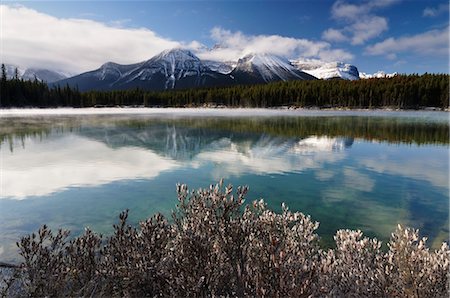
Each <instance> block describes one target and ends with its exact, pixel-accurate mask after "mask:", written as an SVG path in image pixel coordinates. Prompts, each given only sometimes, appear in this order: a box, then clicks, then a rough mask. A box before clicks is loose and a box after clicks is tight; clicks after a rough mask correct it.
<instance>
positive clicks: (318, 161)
mask: <svg viewBox="0 0 450 298" xmlns="http://www.w3.org/2000/svg"><path fill="white" fill-rule="evenodd" d="M448 136H449V123H448V114H447V113H441V112H422V113H418V112H380V111H377V112H358V113H352V112H311V113H308V112H298V113H295V112H288V111H286V112H285V113H283V112H280V111H277V112H270V111H269V112H267V113H265V112H261V111H252V110H247V111H239V112H238V113H234V112H233V111H220V112H216V111H206V112H202V113H198V112H186V111H184V112H180V113H177V112H173V113H168V112H165V113H162V114H161V113H155V112H150V113H145V114H137V113H136V114H127V115H120V114H113V115H65V116H64V115H35V116H30V115H28V116H17V115H15V116H11V115H9V116H6V117H2V118H1V119H0V142H1V167H0V169H1V172H0V173H1V180H0V181H1V185H0V186H1V187H0V190H1V192H0V229H1V230H0V261H15V260H17V251H16V246H15V242H16V241H17V240H18V239H19V238H20V236H21V235H25V234H29V233H31V232H34V231H36V230H37V229H38V228H39V226H40V225H42V224H44V223H46V224H49V225H50V227H52V228H65V229H70V230H72V234H73V235H77V234H79V233H81V232H82V231H83V229H84V227H85V226H89V227H90V228H92V229H93V230H95V231H97V232H100V233H105V234H108V233H109V232H110V231H111V230H112V224H113V223H115V222H116V221H117V218H118V214H119V213H120V212H121V211H122V210H124V209H127V208H128V209H130V219H131V221H132V222H133V223H137V222H138V221H140V220H143V219H145V218H146V217H148V216H150V215H152V214H153V213H155V212H162V213H164V214H166V215H168V214H170V211H171V210H172V209H173V208H174V206H175V204H176V193H175V184H176V183H178V182H180V183H186V184H188V185H189V187H190V188H198V187H207V186H208V185H210V184H212V183H215V182H217V181H218V180H219V179H221V178H224V179H225V183H231V184H233V185H235V186H237V185H248V186H249V187H250V192H249V193H248V195H247V202H250V201H252V200H254V199H259V198H264V199H265V200H266V202H267V203H268V205H269V206H270V207H271V208H273V209H275V210H280V205H281V203H282V202H286V204H287V205H288V206H289V207H290V209H291V210H298V211H302V212H303V213H306V214H310V215H311V216H312V218H313V219H314V220H316V221H319V222H320V228H319V230H318V233H319V235H320V236H321V238H322V242H323V244H324V245H331V243H332V236H333V235H334V234H335V232H336V230H338V229H343V228H350V229H361V230H362V231H363V232H364V233H365V234H367V235H369V236H375V237H377V238H378V239H382V240H383V241H387V240H388V239H389V236H390V233H391V232H392V231H393V230H394V229H395V226H396V225H397V224H399V223H401V224H405V225H409V226H411V227H414V228H419V229H420V231H421V234H422V235H423V236H427V237H428V238H429V243H430V245H433V246H434V247H436V246H438V243H439V242H442V241H448V238H449V236H448V235H449V234H448V233H449V153H448V149H449V140H448Z"/></svg>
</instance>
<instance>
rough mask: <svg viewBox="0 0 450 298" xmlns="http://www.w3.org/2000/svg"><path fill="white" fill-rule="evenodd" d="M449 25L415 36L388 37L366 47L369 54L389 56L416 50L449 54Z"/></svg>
mask: <svg viewBox="0 0 450 298" xmlns="http://www.w3.org/2000/svg"><path fill="white" fill-rule="evenodd" d="M448 44H449V27H447V28H445V29H442V30H431V31H427V32H424V33H421V34H417V35H413V36H404V37H400V38H393V37H391V38H388V39H385V40H383V41H382V42H379V43H376V44H374V45H372V46H368V47H366V51H365V52H366V53H367V54H369V55H386V56H387V57H388V58H389V57H391V56H393V55H395V54H397V53H399V52H415V53H417V54H421V55H442V56H446V55H448V51H449V46H448Z"/></svg>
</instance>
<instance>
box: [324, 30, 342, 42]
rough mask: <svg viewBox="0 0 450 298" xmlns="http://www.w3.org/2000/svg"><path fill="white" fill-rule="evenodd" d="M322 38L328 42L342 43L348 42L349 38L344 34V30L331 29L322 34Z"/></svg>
mask: <svg viewBox="0 0 450 298" xmlns="http://www.w3.org/2000/svg"><path fill="white" fill-rule="evenodd" d="M322 38H323V39H325V40H328V41H335V42H342V41H346V40H348V37H347V36H345V35H344V34H343V33H342V30H337V29H334V28H329V29H327V30H325V31H324V32H323V33H322Z"/></svg>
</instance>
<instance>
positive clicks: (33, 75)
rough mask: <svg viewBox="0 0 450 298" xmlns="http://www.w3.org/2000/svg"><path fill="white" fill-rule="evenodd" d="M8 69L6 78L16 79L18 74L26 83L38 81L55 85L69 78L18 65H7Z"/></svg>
mask: <svg viewBox="0 0 450 298" xmlns="http://www.w3.org/2000/svg"><path fill="white" fill-rule="evenodd" d="M5 69H6V77H7V78H9V79H12V78H14V76H15V75H16V69H17V74H18V75H19V79H23V80H25V81H34V79H37V80H38V81H41V82H47V83H53V82H56V81H59V80H62V79H65V78H67V77H68V76H69V75H68V74H66V73H63V72H59V71H54V70H49V69H43V68H26V69H23V68H21V67H19V66H16V65H11V64H5Z"/></svg>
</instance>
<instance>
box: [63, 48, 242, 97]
mask: <svg viewBox="0 0 450 298" xmlns="http://www.w3.org/2000/svg"><path fill="white" fill-rule="evenodd" d="M56 84H59V85H65V84H69V85H70V86H78V88H79V90H80V91H86V90H124V89H131V88H141V89H147V90H165V89H182V88H191V87H200V86H202V87H211V86H220V85H231V84H233V80H232V78H231V77H230V76H228V75H225V74H223V73H220V72H218V71H213V70H211V69H210V68H209V67H208V66H207V64H205V63H203V62H202V61H201V60H200V59H199V58H198V57H197V56H195V55H194V54H193V53H192V52H190V51H188V50H183V49H172V50H166V51H163V52H162V53H160V54H158V55H156V56H154V57H153V58H151V59H149V60H147V61H144V62H141V63H137V64H131V65H120V64H117V63H112V62H108V63H105V64H103V65H102V66H101V67H100V68H99V69H97V70H93V71H90V72H86V73H82V74H80V75H78V76H75V77H72V78H68V79H65V80H62V81H59V82H57V83H56Z"/></svg>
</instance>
